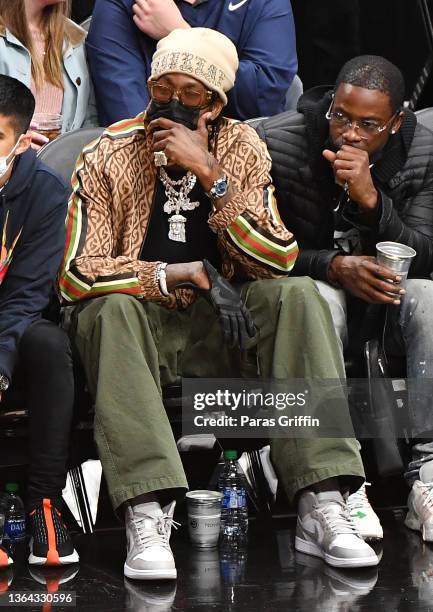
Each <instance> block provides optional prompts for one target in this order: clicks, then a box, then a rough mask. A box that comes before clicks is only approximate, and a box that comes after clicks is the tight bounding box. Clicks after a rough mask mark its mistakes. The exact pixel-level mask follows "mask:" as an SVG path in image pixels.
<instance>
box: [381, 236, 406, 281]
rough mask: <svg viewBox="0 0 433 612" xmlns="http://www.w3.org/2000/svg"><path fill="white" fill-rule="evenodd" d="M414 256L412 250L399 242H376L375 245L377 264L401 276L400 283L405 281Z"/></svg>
mask: <svg viewBox="0 0 433 612" xmlns="http://www.w3.org/2000/svg"><path fill="white" fill-rule="evenodd" d="M415 255H416V251H415V250H414V249H412V248H411V247H408V246H406V245H405V244H400V243H399V242H378V243H377V244H376V260H377V263H378V264H379V265H381V266H385V267H386V268H389V269H390V270H392V271H393V272H395V273H396V274H398V275H399V276H401V280H402V281H404V280H405V279H406V277H407V275H408V272H409V268H410V264H411V263H412V259H413V258H414V257H415Z"/></svg>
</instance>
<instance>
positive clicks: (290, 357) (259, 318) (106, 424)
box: [74, 278, 364, 508]
mask: <svg viewBox="0 0 433 612" xmlns="http://www.w3.org/2000/svg"><path fill="white" fill-rule="evenodd" d="M242 295H243V296H244V299H245V301H246V305H247V307H248V308H249V310H250V312H251V314H252V316H253V318H254V321H255V323H256V326H257V328H258V329H259V334H258V340H254V341H253V342H252V344H253V345H254V346H253V347H252V348H251V349H249V350H248V351H246V352H245V353H243V354H242V357H241V354H240V352H239V351H238V350H231V349H229V348H227V347H226V346H225V345H224V344H223V342H222V334H221V330H220V326H219V323H218V321H217V319H216V317H215V315H214V313H213V311H212V309H211V307H210V306H209V304H208V303H207V302H206V301H205V300H204V299H203V298H202V297H200V298H198V299H197V301H196V302H195V303H194V304H193V305H191V306H190V307H189V308H188V309H186V310H183V311H174V310H167V309H166V308H164V307H162V306H159V305H157V304H155V303H151V302H140V301H138V300H137V299H135V298H133V297H131V296H128V295H124V294H113V295H107V296H104V297H100V298H95V299H93V300H91V301H89V302H88V303H86V304H83V305H80V308H79V310H78V314H77V318H76V329H75V333H74V340H75V344H76V347H77V349H78V351H79V354H80V356H81V359H82V362H83V364H84V368H85V371H86V376H87V381H88V385H89V388H90V391H91V393H92V395H93V397H94V400H95V411H96V414H95V439H96V443H97V447H98V451H99V456H100V458H101V461H102V465H103V469H104V473H105V477H106V480H107V484H108V489H109V493H110V496H111V500H112V503H113V506H114V507H115V508H117V507H119V506H120V504H122V503H123V502H125V501H126V500H128V499H131V498H134V497H136V496H138V495H140V494H143V493H147V492H150V491H158V490H165V489H173V488H187V486H188V485H187V481H186V478H185V474H184V471H183V468H182V463H181V460H180V457H179V453H178V451H177V448H176V444H175V440H174V438H173V434H172V431H171V427H170V424H169V421H168V418H167V415H166V412H165V409H164V406H163V403H162V400H161V386H164V385H167V384H171V383H174V382H176V381H179V379H180V377H182V376H184V377H206V378H227V377H233V378H239V377H245V376H249V377H251V375H252V374H253V375H255V374H259V375H260V376H263V377H266V378H278V379H288V378H311V377H315V378H331V379H338V378H343V377H344V370H343V364H342V363H341V357H340V353H339V348H338V345H337V339H336V336H335V331H334V326H333V323H332V320H331V316H330V313H329V309H328V306H327V304H326V302H325V301H324V300H323V298H322V297H321V296H320V294H319V292H318V290H317V288H316V285H315V284H314V282H313V281H312V280H311V279H309V278H285V279H276V280H261V281H255V282H250V283H246V284H245V285H244V286H243V288H242ZM252 353H254V358H253V359H251V354H252ZM244 355H247V356H248V355H249V358H247V359H246V358H245V357H244ZM252 365H254V369H255V370H256V371H255V372H252V369H251V368H252ZM271 456H272V460H273V463H274V465H275V468H276V470H277V473H278V476H279V478H280V481H281V483H282V485H283V487H284V489H285V492H286V493H287V495H288V497H289V499H291V500H292V499H293V498H294V496H295V494H296V493H297V492H298V491H299V490H300V489H302V488H304V487H306V486H308V485H311V484H313V483H315V482H318V481H320V480H324V479H326V478H329V477H333V476H346V477H348V478H349V480H350V477H352V478H351V480H352V481H353V483H356V485H354V489H356V488H357V487H358V486H359V485H360V484H361V482H362V480H361V479H362V478H363V476H364V471H363V467H362V462H361V458H360V455H359V451H358V445H357V442H356V440H354V439H353V438H339V439H337V438H332V439H328V438H298V439H275V440H273V441H272V449H271Z"/></svg>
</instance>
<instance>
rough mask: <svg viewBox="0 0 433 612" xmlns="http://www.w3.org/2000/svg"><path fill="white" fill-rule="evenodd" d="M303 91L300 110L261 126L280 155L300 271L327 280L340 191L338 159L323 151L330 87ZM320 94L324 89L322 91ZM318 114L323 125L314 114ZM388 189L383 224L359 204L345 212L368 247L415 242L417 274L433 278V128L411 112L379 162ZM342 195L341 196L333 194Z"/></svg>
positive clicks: (376, 171) (281, 197)
mask: <svg viewBox="0 0 433 612" xmlns="http://www.w3.org/2000/svg"><path fill="white" fill-rule="evenodd" d="M311 91H312V92H313V93H312V94H311V92H309V94H308V95H309V97H308V96H307V98H305V97H303V98H301V102H300V105H298V109H299V110H302V112H299V113H298V112H293V111H289V112H286V113H282V114H280V115H276V116H275V117H271V118H269V119H266V120H264V121H262V122H261V124H260V125H259V126H258V127H257V131H258V132H259V134H260V136H261V137H262V138H263V139H264V140H265V142H266V144H267V146H268V149H269V152H270V154H271V157H272V160H273V168H272V174H273V179H274V184H275V188H276V196H277V201H278V207H279V211H280V214H281V217H282V219H283V221H284V223H285V224H286V226H287V228H288V229H289V230H291V231H292V232H293V233H294V235H295V237H296V240H297V242H298V245H299V247H300V249H301V250H300V255H299V257H298V260H297V262H296V265H295V267H294V269H293V271H292V273H291V274H292V276H293V275H298V276H311V277H312V278H316V279H320V280H326V279H327V271H328V266H329V264H330V262H331V261H332V259H333V257H335V255H336V254H337V253H338V252H339V251H337V250H335V249H334V247H333V234H334V213H333V208H334V206H335V191H336V187H335V184H334V182H333V177H332V172H331V171H330V166H329V164H328V166H326V164H327V162H325V161H324V160H323V158H322V156H321V152H322V150H323V149H324V148H326V146H327V138H328V123H327V121H326V119H325V118H324V114H325V112H326V109H327V107H328V106H329V100H330V98H329V94H327V95H323V90H322V91H319V92H317V91H316V92H315V93H314V90H311ZM319 94H320V95H319ZM312 115H313V116H314V117H317V118H318V119H317V124H314V122H312V121H311V116H312ZM372 175H373V181H374V184H375V187H376V189H378V191H379V193H380V196H381V205H380V210H379V215H378V220H377V223H376V224H375V225H374V227H367V226H365V225H363V223H362V218H361V217H360V215H358V213H357V207H356V205H355V204H354V203H351V202H348V203H347V204H346V205H345V206H344V209H343V219H345V221H347V222H348V223H349V224H350V225H352V226H354V227H357V228H358V229H359V230H360V233H361V241H362V247H363V253H364V254H366V255H375V245H376V243H377V242H380V241H382V240H392V241H395V242H401V243H404V244H406V245H408V246H411V247H413V248H414V249H415V250H416V252H417V256H416V258H415V260H414V262H413V263H412V266H411V270H410V276H411V277H416V278H425V277H429V275H430V272H432V270H433V133H432V132H430V131H429V130H428V129H427V128H425V127H423V126H421V125H419V124H417V122H416V116H415V115H414V114H413V113H412V112H410V111H406V112H405V118H404V121H403V124H402V128H401V130H400V132H398V133H397V134H396V135H395V136H392V137H391V138H390V140H389V142H388V144H387V146H386V148H385V149H384V151H383V155H382V159H381V160H380V161H379V162H377V163H376V164H375V165H374V166H373V169H372ZM332 194H334V197H332Z"/></svg>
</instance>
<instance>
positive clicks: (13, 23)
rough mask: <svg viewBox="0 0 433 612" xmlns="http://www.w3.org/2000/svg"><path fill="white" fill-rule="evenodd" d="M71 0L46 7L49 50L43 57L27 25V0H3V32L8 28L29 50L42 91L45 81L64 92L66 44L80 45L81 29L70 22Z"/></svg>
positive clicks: (44, 24) (45, 31) (44, 27)
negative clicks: (78, 33)
mask: <svg viewBox="0 0 433 612" xmlns="http://www.w3.org/2000/svg"><path fill="white" fill-rule="evenodd" d="M70 11H71V0H66V2H62V3H59V4H52V5H49V6H46V7H45V8H44V13H43V22H42V34H43V35H44V38H45V40H46V50H45V55H44V56H43V58H40V57H39V55H38V54H37V53H36V49H35V48H34V45H33V41H32V37H31V34H30V30H29V27H28V23H27V18H26V10H25V4H24V0H13V1H11V0H0V30H1V29H3V30H5V29H8V30H9V31H10V32H11V33H12V34H13V35H14V36H15V37H16V38H17V39H18V40H19V41H20V42H21V44H22V45H24V47H25V48H26V49H28V51H29V52H30V56H31V59H32V77H33V80H34V82H35V85H36V88H37V89H39V87H41V85H42V83H43V82H44V81H48V82H49V83H51V84H52V85H55V86H56V87H60V88H61V89H63V70H62V64H63V44H64V42H65V39H66V40H69V41H70V42H71V43H72V44H74V43H75V42H78V39H77V28H76V27H75V26H73V24H71V23H70V22H69V20H68V17H69V15H70Z"/></svg>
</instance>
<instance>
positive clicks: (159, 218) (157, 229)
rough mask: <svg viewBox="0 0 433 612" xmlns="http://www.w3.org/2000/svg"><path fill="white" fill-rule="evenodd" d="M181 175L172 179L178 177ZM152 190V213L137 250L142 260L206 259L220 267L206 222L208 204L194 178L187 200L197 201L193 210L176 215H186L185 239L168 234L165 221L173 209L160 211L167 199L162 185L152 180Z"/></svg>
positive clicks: (209, 203)
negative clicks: (141, 244)
mask: <svg viewBox="0 0 433 612" xmlns="http://www.w3.org/2000/svg"><path fill="white" fill-rule="evenodd" d="M180 176H182V175H178V174H177V175H176V176H175V177H174V176H173V178H175V179H178V178H180ZM155 189H156V192H155V194H154V202H153V207H152V212H151V215H150V219H149V224H148V227H147V233H146V237H145V239H144V243H143V246H142V248H141V252H140V259H141V260H142V261H165V262H167V263H169V264H171V263H187V262H190V261H201V260H203V259H208V260H209V261H210V262H211V264H212V265H213V266H214V267H215V268H216V269H217V270H220V269H221V256H220V254H219V251H218V247H217V235H216V234H215V233H214V232H213V231H212V230H211V228H210V227H209V225H208V222H207V221H208V217H209V214H210V213H211V211H212V204H211V201H210V200H209V198H208V197H207V196H206V194H205V193H204V191H203V188H202V186H201V184H200V183H199V181H198V180H197V182H196V184H195V186H194V188H193V189H192V190H191V191H190V193H189V194H188V197H189V199H190V201H191V202H197V201H199V202H200V206H198V207H197V208H195V209H194V210H181V211H180V213H179V214H181V215H183V216H184V217H185V218H186V223H185V237H186V242H177V241H175V240H171V239H170V238H169V237H168V232H169V223H168V220H169V218H170V217H172V216H173V215H174V214H176V213H175V212H172V213H170V214H167V213H166V212H164V208H163V207H164V204H165V202H166V201H167V197H166V195H165V189H164V185H163V184H162V183H161V181H160V180H159V179H157V180H156V185H155Z"/></svg>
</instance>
